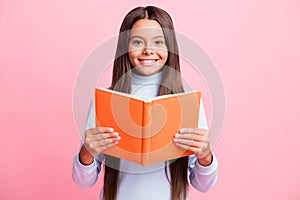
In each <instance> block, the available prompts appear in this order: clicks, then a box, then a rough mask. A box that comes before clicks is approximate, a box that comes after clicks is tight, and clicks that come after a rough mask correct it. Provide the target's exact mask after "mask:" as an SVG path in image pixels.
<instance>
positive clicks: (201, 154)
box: [174, 128, 212, 166]
mask: <svg viewBox="0 0 300 200" xmlns="http://www.w3.org/2000/svg"><path fill="white" fill-rule="evenodd" d="M174 142H175V144H176V145H177V146H179V147H181V148H183V149H186V150H189V151H191V152H193V153H194V154H195V156H196V157H197V158H198V162H199V163H200V164H201V165H204V166H208V165H210V163H211V162H212V153H211V149H210V137H209V133H208V131H207V130H205V129H199V128H182V129H180V130H179V132H178V133H176V135H175V138H174Z"/></svg>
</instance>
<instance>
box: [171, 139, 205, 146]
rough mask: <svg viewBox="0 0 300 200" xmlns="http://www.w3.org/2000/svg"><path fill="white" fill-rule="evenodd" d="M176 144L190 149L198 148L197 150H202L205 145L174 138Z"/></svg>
mask: <svg viewBox="0 0 300 200" xmlns="http://www.w3.org/2000/svg"><path fill="white" fill-rule="evenodd" d="M174 142H175V144H176V145H177V144H180V145H185V146H188V147H196V148H200V147H201V146H202V144H203V142H198V141H193V140H186V139H178V138H174Z"/></svg>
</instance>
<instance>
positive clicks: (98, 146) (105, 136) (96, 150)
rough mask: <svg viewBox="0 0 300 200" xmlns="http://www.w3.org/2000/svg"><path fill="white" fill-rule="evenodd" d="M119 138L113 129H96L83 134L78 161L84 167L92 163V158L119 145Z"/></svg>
mask: <svg viewBox="0 0 300 200" xmlns="http://www.w3.org/2000/svg"><path fill="white" fill-rule="evenodd" d="M120 139H121V137H120V136H119V134H118V133H117V132H114V129H113V128H109V127H96V128H91V129H88V130H87V131H86V132H85V138H84V144H83V145H82V147H81V149H80V152H79V160H80V162H81V163H82V164H84V165H89V164H91V163H93V161H94V157H95V156H97V155H99V154H100V153H102V152H103V151H104V150H106V149H109V148H111V147H113V146H115V145H116V144H118V143H119V141H120Z"/></svg>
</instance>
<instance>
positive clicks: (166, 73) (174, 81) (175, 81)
mask: <svg viewBox="0 0 300 200" xmlns="http://www.w3.org/2000/svg"><path fill="white" fill-rule="evenodd" d="M140 19H150V20H156V21H157V22H158V23H159V24H160V26H161V27H162V29H163V33H164V37H165V41H166V46H167V49H168V59H167V61H166V63H165V66H164V67H163V72H162V73H163V74H162V80H161V83H160V87H159V90H158V94H157V95H158V96H159V95H166V94H172V93H180V92H184V89H183V85H182V80H181V75H180V63H179V55H178V46H177V40H176V36H175V32H174V25H173V22H172V19H171V17H170V15H169V14H168V13H167V12H166V11H164V10H162V9H160V8H157V7H154V6H147V7H137V8H135V9H133V10H131V11H130V12H129V13H128V14H127V15H126V16H125V18H124V20H123V22H122V25H121V28H120V34H119V39H118V44H117V50H116V55H115V60H114V66H113V75H112V83H111V87H110V88H111V89H113V90H116V91H119V92H124V93H129V94H130V93H131V80H132V77H131V69H132V65H131V63H130V61H129V58H128V53H127V52H128V45H129V34H130V30H131V28H132V26H133V25H134V23H135V22H137V21H138V20H140ZM167 164H169V166H170V174H171V179H170V178H169V177H168V173H167ZM119 168H120V159H119V158H115V157H112V156H108V155H105V173H104V186H103V187H104V188H103V198H104V199H105V200H115V199H116V197H117V191H118V184H119V181H118V179H119V170H118V169H119ZM187 168H188V157H183V158H179V159H176V160H172V161H167V162H166V165H165V172H166V176H167V179H168V180H169V182H170V184H171V197H172V200H182V199H185V198H186V196H187V190H188V180H187Z"/></svg>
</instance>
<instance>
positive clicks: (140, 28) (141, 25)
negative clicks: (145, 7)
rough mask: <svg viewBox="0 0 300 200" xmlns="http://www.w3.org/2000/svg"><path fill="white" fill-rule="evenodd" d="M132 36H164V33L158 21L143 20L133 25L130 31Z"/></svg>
mask: <svg viewBox="0 0 300 200" xmlns="http://www.w3.org/2000/svg"><path fill="white" fill-rule="evenodd" d="M130 36H144V37H155V36H163V31H162V28H161V26H160V24H159V23H158V22H157V21H155V20H149V19H141V20H138V21H137V22H135V23H134V24H133V26H132V28H131V31H130Z"/></svg>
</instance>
